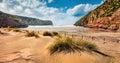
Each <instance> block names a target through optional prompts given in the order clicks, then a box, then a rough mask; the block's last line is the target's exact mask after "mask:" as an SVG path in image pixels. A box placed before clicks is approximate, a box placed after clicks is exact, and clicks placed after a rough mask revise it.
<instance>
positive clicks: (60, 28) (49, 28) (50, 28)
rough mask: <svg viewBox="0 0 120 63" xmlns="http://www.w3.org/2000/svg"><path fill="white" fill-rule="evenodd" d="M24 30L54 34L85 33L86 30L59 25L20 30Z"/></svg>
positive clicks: (79, 27)
mask: <svg viewBox="0 0 120 63" xmlns="http://www.w3.org/2000/svg"><path fill="white" fill-rule="evenodd" d="M22 29H24V30H33V31H56V32H71V33H76V32H86V31H87V28H85V27H81V26H74V25H61V26H54V25H47V26H33V25H29V26H28V27H27V28H22Z"/></svg>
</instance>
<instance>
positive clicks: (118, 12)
mask: <svg viewBox="0 0 120 63" xmlns="http://www.w3.org/2000/svg"><path fill="white" fill-rule="evenodd" d="M75 25H77V26H88V27H97V28H103V29H109V30H118V29H119V27H120V0H106V1H105V2H104V3H103V4H102V5H100V6H99V7H98V8H96V9H95V10H93V11H91V12H89V13H88V14H87V15H86V16H84V17H83V18H81V19H80V20H78V21H77V22H76V23H75Z"/></svg>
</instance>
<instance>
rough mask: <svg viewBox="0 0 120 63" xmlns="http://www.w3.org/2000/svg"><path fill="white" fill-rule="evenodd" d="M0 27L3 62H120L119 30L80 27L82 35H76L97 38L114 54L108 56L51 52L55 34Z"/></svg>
mask: <svg viewBox="0 0 120 63" xmlns="http://www.w3.org/2000/svg"><path fill="white" fill-rule="evenodd" d="M0 30H1V31H2V32H3V33H4V34H0V50H1V51H0V63H113V62H114V63H120V43H119V41H116V40H118V39H120V33H113V32H99V33H91V32H90V33H86V32H81V33H80V30H79V32H78V33H79V35H78V33H75V34H77V36H73V38H77V39H79V37H81V36H83V37H82V38H83V39H86V40H90V41H92V42H94V43H95V44H97V46H98V47H99V49H100V50H101V51H102V52H104V53H106V54H108V55H110V56H112V58H109V57H105V56H102V55H99V54H96V53H93V54H90V53H87V52H82V53H77V52H76V53H71V54H70V53H68V54H62V53H60V54H55V55H50V53H49V51H48V49H47V48H48V46H49V45H50V44H52V43H53V42H54V40H55V38H52V37H48V36H42V32H40V33H39V36H40V37H39V38H35V37H26V36H25V33H24V32H13V31H4V30H3V29H0ZM77 30H78V29H77ZM81 30H82V29H81ZM69 34H72V33H67V36H70V37H72V36H71V35H69ZM63 35H64V34H63Z"/></svg>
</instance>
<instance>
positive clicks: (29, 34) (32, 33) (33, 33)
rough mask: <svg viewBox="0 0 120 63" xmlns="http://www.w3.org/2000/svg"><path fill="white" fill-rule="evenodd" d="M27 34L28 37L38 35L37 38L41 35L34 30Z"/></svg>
mask: <svg viewBox="0 0 120 63" xmlns="http://www.w3.org/2000/svg"><path fill="white" fill-rule="evenodd" d="M26 36H27V37H36V38H38V37H39V35H38V34H36V33H35V32H34V31H32V32H27V34H26Z"/></svg>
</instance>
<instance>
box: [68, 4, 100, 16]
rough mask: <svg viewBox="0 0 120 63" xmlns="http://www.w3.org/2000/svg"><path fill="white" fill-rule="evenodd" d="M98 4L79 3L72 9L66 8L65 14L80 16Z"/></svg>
mask: <svg viewBox="0 0 120 63" xmlns="http://www.w3.org/2000/svg"><path fill="white" fill-rule="evenodd" d="M98 5H99V4H95V5H92V4H79V5H76V6H75V7H74V8H72V9H68V10H67V14H69V15H74V16H82V15H85V14H87V13H88V12H89V11H91V10H93V9H95V8H96V7H97V6H98Z"/></svg>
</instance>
